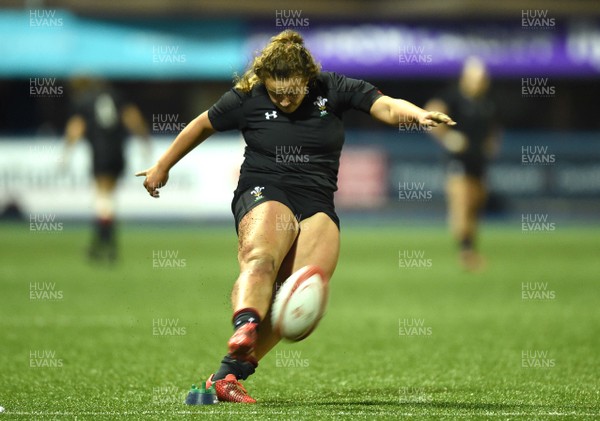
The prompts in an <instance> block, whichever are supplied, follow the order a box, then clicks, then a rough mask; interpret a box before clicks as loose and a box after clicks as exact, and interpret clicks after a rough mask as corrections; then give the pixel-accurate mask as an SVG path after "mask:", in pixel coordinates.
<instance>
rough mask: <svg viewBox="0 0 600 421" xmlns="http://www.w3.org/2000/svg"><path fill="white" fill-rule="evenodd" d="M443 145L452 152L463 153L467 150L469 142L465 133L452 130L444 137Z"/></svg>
mask: <svg viewBox="0 0 600 421" xmlns="http://www.w3.org/2000/svg"><path fill="white" fill-rule="evenodd" d="M443 144H444V147H445V148H446V149H448V150H449V151H450V152H452V153H461V152H464V151H465V150H466V149H467V146H469V141H468V140H467V137H466V136H465V135H464V134H463V133H461V132H459V131H458V130H451V131H449V132H448V133H447V134H446V135H445V136H444V139H443Z"/></svg>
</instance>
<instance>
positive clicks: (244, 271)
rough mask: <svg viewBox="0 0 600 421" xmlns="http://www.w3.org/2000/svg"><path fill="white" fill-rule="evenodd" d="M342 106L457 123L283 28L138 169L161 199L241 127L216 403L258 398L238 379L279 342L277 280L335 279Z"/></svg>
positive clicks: (391, 117)
mask: <svg viewBox="0 0 600 421" xmlns="http://www.w3.org/2000/svg"><path fill="white" fill-rule="evenodd" d="M350 108H354V109H357V110H361V111H363V112H366V113H370V114H371V115H372V116H373V117H374V118H375V119H377V120H380V121H382V122H384V123H387V124H390V125H394V126H395V125H398V124H399V121H400V118H402V119H404V120H402V121H405V119H406V118H412V119H415V120H417V121H419V122H420V123H421V124H423V125H427V126H436V125H437V124H439V123H446V124H455V123H454V122H453V121H452V120H451V119H450V117H448V116H447V115H445V114H443V113H440V112H428V111H425V110H423V109H421V108H419V107H417V106H415V105H413V104H411V103H410V102H407V101H404V100H400V99H393V98H390V97H388V96H385V95H383V94H382V93H381V92H379V91H378V90H377V88H375V87H374V86H373V85H371V84H369V83H367V82H364V81H362V80H356V79H350V78H346V77H344V76H342V75H338V74H335V73H329V72H321V71H320V69H319V66H318V65H317V63H316V62H315V60H314V58H313V57H312V55H311V54H310V52H309V51H308V50H307V49H306V47H305V46H304V41H303V39H302V37H301V36H300V34H298V33H297V32H294V31H291V30H286V31H283V32H281V33H280V34H279V35H276V36H274V37H273V38H271V41H270V43H269V44H268V45H267V46H266V47H265V48H264V49H263V50H262V52H261V53H260V54H259V55H258V56H257V57H256V58H255V59H254V61H253V63H252V65H251V66H250V68H249V69H248V70H247V71H246V73H244V75H243V76H242V77H241V78H239V79H238V81H237V83H236V85H235V87H234V88H233V89H231V90H230V91H228V92H227V93H225V95H223V96H222V97H221V99H220V100H219V101H218V102H217V103H216V104H214V105H213V106H212V107H211V108H210V109H208V110H207V111H205V112H203V113H202V114H200V115H199V116H198V117H196V119H194V120H193V121H192V122H191V123H190V124H189V125H187V126H186V127H185V129H184V130H183V131H182V132H181V133H180V134H179V135H178V136H177V138H176V139H175V141H174V142H173V143H172V144H171V146H170V147H169V148H168V149H167V151H166V152H165V153H164V154H163V155H162V157H161V158H160V159H159V160H158V162H157V163H156V164H155V165H154V166H153V167H151V168H149V169H147V170H146V171H142V172H139V173H138V174H136V175H139V176H145V177H146V179H145V180H144V187H145V188H146V190H147V191H148V192H149V193H150V195H151V196H153V197H159V192H158V189H159V188H160V187H162V186H164V185H165V184H166V183H167V180H168V178H169V170H170V169H171V168H172V167H173V165H175V164H176V163H177V161H179V160H180V159H181V158H183V157H184V156H185V155H186V154H187V153H188V152H190V151H191V150H192V149H194V148H195V147H196V146H198V145H199V144H200V143H202V142H203V141H204V140H206V139H207V138H208V137H209V136H210V135H212V134H213V133H215V131H224V130H233V129H236V130H240V131H241V132H242V134H243V136H244V139H245V141H246V150H245V154H244V156H245V160H244V163H243V164H242V167H241V172H240V179H239V183H238V187H237V190H236V191H235V193H234V197H233V202H232V211H233V215H234V217H235V223H236V229H237V232H238V239H239V240H238V241H239V243H238V261H239V266H240V274H239V277H238V279H237V281H236V282H235V285H234V286H233V291H232V293H231V302H232V306H233V325H234V329H235V332H234V334H233V336H232V337H231V338H230V339H229V343H228V348H229V353H228V354H227V355H226V356H225V358H224V359H223V360H222V362H221V367H220V368H219V369H218V371H217V372H216V373H215V374H213V375H211V376H210V378H209V380H208V384H207V386H208V387H210V385H211V384H213V383H215V388H216V391H217V396H218V398H219V400H221V401H230V402H244V403H254V402H256V401H255V400H254V399H253V398H251V397H250V396H249V395H248V393H247V392H246V390H245V389H244V388H243V386H242V385H241V384H240V383H239V382H238V380H245V379H246V378H247V377H248V376H249V375H251V374H252V373H254V370H255V368H256V367H257V365H258V361H259V360H260V359H261V358H262V357H264V356H265V355H266V354H267V353H268V352H269V350H271V348H273V347H274V346H275V345H276V344H277V343H278V342H279V340H280V338H279V337H278V336H277V335H276V334H275V333H274V332H273V329H272V327H271V323H270V317H269V315H268V313H269V309H270V306H271V299H272V295H273V290H274V285H275V283H276V282H277V283H280V282H283V281H284V280H285V279H287V278H288V277H289V276H290V275H291V274H292V273H293V272H295V271H297V270H298V269H300V268H301V267H303V266H306V265H308V264H310V265H317V266H319V267H320V268H321V269H322V270H323V272H324V274H325V276H326V277H327V279H330V278H331V276H332V275H333V272H334V270H335V267H336V264H337V260H338V254H339V219H338V217H337V215H336V213H335V208H334V204H333V192H334V191H335V190H336V189H337V172H338V167H339V158H340V151H341V149H342V144H343V142H344V128H343V124H342V114H343V113H344V111H346V110H348V109H350ZM292 146H293V148H292ZM278 221H286V222H287V221H292V224H291V225H292V229H280V226H281V225H282V224H278ZM285 225H287V224H285Z"/></svg>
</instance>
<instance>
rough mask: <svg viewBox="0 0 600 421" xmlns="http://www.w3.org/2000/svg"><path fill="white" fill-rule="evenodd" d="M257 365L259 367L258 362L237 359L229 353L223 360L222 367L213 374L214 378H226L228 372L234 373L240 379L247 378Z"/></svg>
mask: <svg viewBox="0 0 600 421" xmlns="http://www.w3.org/2000/svg"><path fill="white" fill-rule="evenodd" d="M256 367H258V363H256V364H254V363H252V362H250V361H239V360H235V359H233V358H231V357H230V356H229V354H227V355H225V357H224V358H223V360H222V361H221V367H220V368H219V370H218V371H217V372H216V373H215V375H214V376H213V380H221V379H224V378H225V376H227V375H228V374H234V375H235V378H236V379H238V380H246V379H247V378H248V377H249V376H250V375H251V374H253V373H254V371H255V370H256Z"/></svg>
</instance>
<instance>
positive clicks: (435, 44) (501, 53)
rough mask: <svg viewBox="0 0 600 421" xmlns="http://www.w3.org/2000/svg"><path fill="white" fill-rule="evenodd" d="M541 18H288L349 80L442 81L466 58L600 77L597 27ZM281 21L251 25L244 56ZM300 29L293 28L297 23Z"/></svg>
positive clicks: (327, 65)
mask: <svg viewBox="0 0 600 421" xmlns="http://www.w3.org/2000/svg"><path fill="white" fill-rule="evenodd" d="M542 12H543V11H539V10H535V11H524V12H523V16H519V18H517V19H516V21H515V22H510V23H506V22H504V23H473V24H464V25H462V26H456V25H454V26H444V25H439V24H420V25H415V24H355V25H351V24H339V23H334V24H323V23H313V22H311V21H310V19H309V18H308V17H303V19H301V20H299V19H294V20H293V22H294V23H295V22H296V21H298V22H300V23H301V24H302V26H295V27H289V28H290V29H295V30H298V31H299V32H301V33H302V35H303V36H304V38H305V41H306V44H307V46H308V47H309V49H310V50H311V51H312V53H313V54H314V56H315V57H316V58H317V60H318V61H319V62H320V63H321V64H322V66H323V70H328V71H336V72H340V73H344V74H347V75H349V76H356V77H363V76H371V77H382V78H402V77H411V78H414V77H420V76H422V77H432V76H433V77H437V76H439V77H447V76H455V75H457V74H458V73H459V71H460V69H461V66H462V63H463V62H464V60H465V59H466V58H467V57H469V56H472V55H475V56H478V57H480V58H481V59H482V60H484V61H485V62H486V63H487V65H488V67H489V69H490V72H491V74H492V76H496V77H535V76H560V77H562V76H571V77H573V76H590V77H594V76H595V77H597V76H600V24H599V23H598V22H583V21H581V22H576V21H575V22H570V23H565V24H563V25H562V26H560V27H559V26H558V25H555V23H556V21H555V19H554V18H552V17H549V16H548V13H545V14H544V13H542ZM282 23H285V22H284V21H283V20H282V19H279V21H277V20H274V21H273V23H272V24H271V25H269V24H268V23H264V24H262V25H260V26H258V25H257V26H255V27H254V28H252V30H251V35H250V36H249V38H248V41H247V43H246V51H247V52H248V55H252V53H253V52H254V51H256V50H260V49H261V48H262V47H263V46H264V45H265V44H266V42H267V41H268V39H269V37H271V36H272V35H274V34H276V33H278V32H280V31H281V30H283V29H286V27H285V26H282ZM295 24H296V25H298V23H295Z"/></svg>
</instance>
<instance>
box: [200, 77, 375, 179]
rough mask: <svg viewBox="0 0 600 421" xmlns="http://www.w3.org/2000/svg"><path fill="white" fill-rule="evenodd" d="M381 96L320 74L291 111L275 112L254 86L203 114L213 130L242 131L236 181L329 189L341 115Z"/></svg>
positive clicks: (341, 137) (230, 93) (351, 81)
mask: <svg viewBox="0 0 600 421" xmlns="http://www.w3.org/2000/svg"><path fill="white" fill-rule="evenodd" d="M382 95H383V94H382V93H381V92H379V91H378V90H377V88H375V87H374V86H373V85H371V84H370V83H367V82H365V81H362V80H357V79H350V78H347V77H345V76H343V75H339V74H336V73H330V72H321V73H320V74H319V76H318V77H317V78H316V79H315V80H314V81H312V82H311V83H310V84H309V86H308V93H307V95H306V96H305V97H304V99H303V101H302V103H301V104H300V106H299V107H298V109H297V110H296V111H294V112H293V113H289V114H288V113H284V112H283V111H281V110H280V109H279V108H277V106H276V105H275V104H274V103H273V102H272V101H271V99H270V98H269V95H268V93H267V90H266V88H265V86H264V85H263V84H258V85H256V86H254V88H253V89H252V91H250V92H249V93H242V92H240V91H238V90H237V89H235V88H232V89H231V90H229V91H228V92H227V93H225V94H224V95H223V96H222V97H221V99H219V101H217V103H215V104H214V105H213V106H212V107H211V108H210V109H209V110H208V118H209V119H210V122H211V123H212V125H213V127H214V128H215V130H218V131H224V130H233V129H237V130H240V131H241V132H242V135H243V137H244V139H245V141H246V150H245V153H244V158H245V159H244V163H243V164H242V167H241V174H240V181H241V180H244V179H246V180H254V179H261V180H268V181H270V182H271V183H273V184H276V185H282V186H286V185H289V186H309V187H321V188H327V189H330V190H332V191H334V190H337V174H338V168H339V165H340V153H341V149H342V146H343V144H344V127H343V123H342V114H343V112H344V111H346V110H348V109H350V108H354V109H357V110H361V111H363V112H366V113H368V112H369V110H370V109H371V106H372V105H373V103H374V102H375V100H377V99H378V98H379V97H380V96H382Z"/></svg>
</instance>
